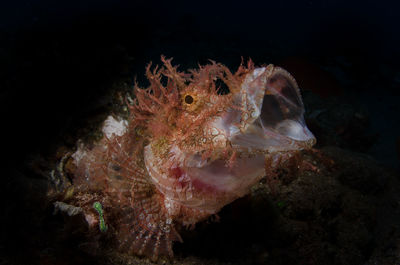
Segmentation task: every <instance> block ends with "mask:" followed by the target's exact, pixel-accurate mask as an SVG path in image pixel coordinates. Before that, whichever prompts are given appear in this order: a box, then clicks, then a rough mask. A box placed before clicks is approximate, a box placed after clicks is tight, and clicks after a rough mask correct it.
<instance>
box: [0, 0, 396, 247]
mask: <svg viewBox="0 0 400 265" xmlns="http://www.w3.org/2000/svg"><path fill="white" fill-rule="evenodd" d="M399 10H400V4H399V2H395V1H369V0H367V1H345V0H338V1H334V0H323V1H314V0H308V1H296V0H292V1H210V0H206V1H183V0H182V1H174V2H172V1H145V0H139V1H122V0H119V1H100V0H98V1H94V0H93V1H77V0H75V1H47V0H36V1H35V0H31V1H4V0H3V1H0V113H1V124H2V125H1V135H2V137H1V139H2V143H3V145H2V149H1V153H2V154H3V158H1V161H2V162H3V164H4V166H3V168H5V169H7V168H10V169H18V170H20V169H21V168H22V166H21V165H23V164H24V163H25V161H29V160H30V159H31V157H32V155H35V154H38V153H40V154H51V153H52V152H54V151H55V150H56V148H57V146H58V145H59V143H60V142H61V143H65V142H68V143H69V144H72V143H73V142H74V140H76V139H75V138H74V137H75V136H76V135H75V134H74V132H75V130H76V129H77V128H80V127H84V126H87V122H86V120H87V118H88V117H93V116H96V114H98V113H103V112H106V111H107V110H108V109H111V108H112V104H113V103H112V101H111V100H110V94H112V93H114V91H118V89H121V87H122V88H124V87H125V88H126V89H129V87H131V86H132V84H133V79H134V77H135V76H136V77H137V80H138V82H139V83H141V84H142V85H143V86H145V85H146V81H145V78H144V76H143V74H144V67H145V65H146V64H147V63H148V62H149V61H153V62H154V63H159V62H160V61H159V58H160V55H161V54H164V55H165V56H167V57H174V61H173V62H175V63H176V64H179V65H180V69H182V70H184V69H187V68H191V67H196V66H197V64H198V63H201V64H204V63H207V60H208V59H213V60H216V61H219V62H221V63H223V64H226V65H227V66H228V67H230V68H231V69H232V70H235V68H236V67H237V66H238V65H239V63H240V61H241V56H243V57H244V58H245V59H247V58H252V60H254V61H255V63H256V64H267V63H273V64H277V65H282V66H283V67H285V68H287V69H288V70H289V71H290V72H291V73H292V74H293V75H294V77H295V78H296V79H297V81H298V82H299V85H300V87H302V88H303V89H304V90H305V91H304V101H305V105H306V107H307V110H308V113H307V115H308V117H309V120H310V121H311V123H312V124H313V125H311V126H310V128H311V130H312V131H313V132H315V134H316V136H317V138H318V140H319V144H320V146H327V145H337V146H340V147H342V148H345V149H350V150H353V151H356V152H362V153H366V154H368V155H371V156H373V157H374V158H375V159H376V160H378V161H379V162H381V163H383V164H384V165H386V166H389V167H392V168H395V169H397V170H398V169H399V159H400V158H399V156H400V154H399V153H398V152H400V147H399V145H400V126H399V124H400V118H399V117H400V116H399V114H400V104H399V99H400V93H399V89H400V64H399V59H400V48H399V47H400V30H399V26H400V21H399V16H398V11H399ZM115 87H117V88H115ZM310 91H311V92H310ZM316 113H317V114H318V113H320V114H318V117H316V115H317V114H316ZM313 115H314V116H313ZM71 135H72V136H71ZM4 172H5V173H4V174H2V180H4V181H3V182H4V183H6V184H7V183H9V182H10V183H11V182H12V181H13V180H11V179H12V178H14V177H15V176H13V175H10V174H8V172H7V170H5V171H4ZM4 183H3V184H4ZM6 184H4V185H3V186H4V187H9V186H8V185H6ZM14 188H15V189H18V187H14ZM7 189H8V188H7ZM8 191H11V192H13V190H12V189H11V190H8ZM2 195H3V196H7V198H6V199H10V198H12V195H9V194H8V193H6V192H5V193H2ZM23 200H24V199H21V201H23ZM24 204H25V201H24ZM11 207H12V206H9V208H11ZM15 207H19V206H18V204H17V202H16V203H15ZM11 212H12V213H13V211H11ZM15 220H16V219H15ZM11 222H14V219H13V220H12V221H11ZM9 223H10V222H9ZM17 224H19V225H23V224H24V221H23V220H22V219H21V218H20V219H18V220H17ZM3 229H7V227H4V228H3ZM14 243H15V244H16V245H17V243H18V242H14Z"/></svg>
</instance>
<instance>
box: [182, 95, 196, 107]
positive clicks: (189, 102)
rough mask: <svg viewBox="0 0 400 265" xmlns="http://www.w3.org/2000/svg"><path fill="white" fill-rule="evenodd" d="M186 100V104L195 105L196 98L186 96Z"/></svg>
mask: <svg viewBox="0 0 400 265" xmlns="http://www.w3.org/2000/svg"><path fill="white" fill-rule="evenodd" d="M184 100H185V103H186V104H189V105H190V104H192V103H193V101H194V98H193V97H192V96H191V95H186V96H185V98H184Z"/></svg>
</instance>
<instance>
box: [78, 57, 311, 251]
mask: <svg viewBox="0 0 400 265" xmlns="http://www.w3.org/2000/svg"><path fill="white" fill-rule="evenodd" d="M162 60H163V62H164V67H163V68H161V69H159V70H157V68H156V69H155V70H154V71H150V66H149V67H148V68H147V72H146V75H147V77H148V79H149V81H150V86H149V87H148V88H147V89H140V88H137V87H136V88H135V96H136V98H135V103H134V104H133V105H131V106H130V111H131V113H132V116H131V117H130V119H129V120H128V121H127V122H125V123H124V122H122V123H121V121H120V122H119V123H117V122H114V123H113V122H111V123H110V122H108V123H106V124H105V128H106V129H103V131H105V135H106V137H105V138H104V139H103V140H101V141H100V142H99V143H97V144H96V145H94V146H93V147H92V148H86V147H83V148H82V149H81V150H78V151H77V152H76V153H75V154H74V158H75V163H76V165H77V170H76V172H75V175H76V178H75V183H76V184H77V185H79V186H80V187H83V188H82V190H84V189H86V190H88V191H90V192H92V191H93V190H96V191H98V192H102V193H103V194H104V199H103V204H104V205H105V209H106V211H105V212H106V213H105V218H106V219H107V211H114V212H116V214H115V216H120V217H118V218H116V217H115V218H113V219H111V220H112V221H110V220H109V221H110V222H114V223H112V224H110V225H111V226H113V227H115V233H116V238H117V241H118V244H119V245H120V247H121V248H122V249H126V250H128V251H131V252H133V253H136V254H139V255H147V256H150V257H152V258H154V259H156V258H157V257H158V256H159V255H167V256H172V254H173V253H172V242H173V241H176V240H180V237H179V235H178V233H177V232H176V228H177V229H178V228H180V227H182V226H183V227H185V226H186V227H192V226H194V225H195V224H196V223H197V222H199V221H202V220H205V219H206V218H208V217H209V216H210V215H213V214H216V213H217V212H218V211H219V210H220V209H221V208H222V207H223V206H225V205H226V204H228V203H230V202H232V201H233V200H235V199H237V198H239V197H242V196H244V195H245V194H247V193H248V192H249V190H250V188H251V186H252V185H254V184H255V183H257V181H259V180H260V179H261V178H262V177H264V176H265V175H266V173H267V172H270V170H271V167H277V166H279V164H280V162H277V161H281V159H280V158H282V159H285V158H286V157H288V155H287V154H288V153H290V152H295V151H297V150H300V149H305V148H311V146H312V145H313V144H314V143H315V138H314V136H313V135H312V133H311V132H310V131H309V130H308V129H307V127H306V125H305V122H304V119H303V114H304V107H303V103H302V101H301V97H300V93H299V89H298V87H297V84H296V82H295V80H294V79H293V78H292V77H291V76H290V74H289V73H287V72H286V71H285V70H283V69H281V68H279V67H274V66H272V65H269V66H267V67H259V68H255V67H254V66H253V64H252V63H251V62H249V63H248V65H247V67H244V66H243V65H241V66H240V67H239V69H238V71H237V72H236V73H235V74H233V73H231V72H230V71H229V70H228V69H227V68H226V67H224V66H223V65H220V64H216V63H212V64H210V65H206V66H202V67H201V68H200V69H199V70H193V71H192V72H190V73H189V74H187V73H180V72H178V71H177V69H176V68H175V67H173V66H172V65H171V63H170V60H165V59H164V58H162ZM163 76H165V77H167V79H168V82H167V84H166V85H165V84H164V85H163V84H162V82H161V78H162V77H163ZM217 80H220V81H222V82H224V83H225V84H226V85H227V87H228V88H229V90H230V93H229V94H227V95H219V94H218V93H217V90H218V88H217V87H216V81H217ZM118 126H120V127H118ZM121 126H122V127H121ZM110 128H111V129H110ZM118 128H119V129H118ZM107 130H108V131H107ZM266 169H268V170H266ZM81 204H82V205H83V203H81ZM87 205H90V204H89V203H87ZM107 207H108V208H107ZM107 209H108V210H107ZM118 211H120V212H123V213H124V214H123V215H122V216H123V217H121V214H119V213H118Z"/></svg>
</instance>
